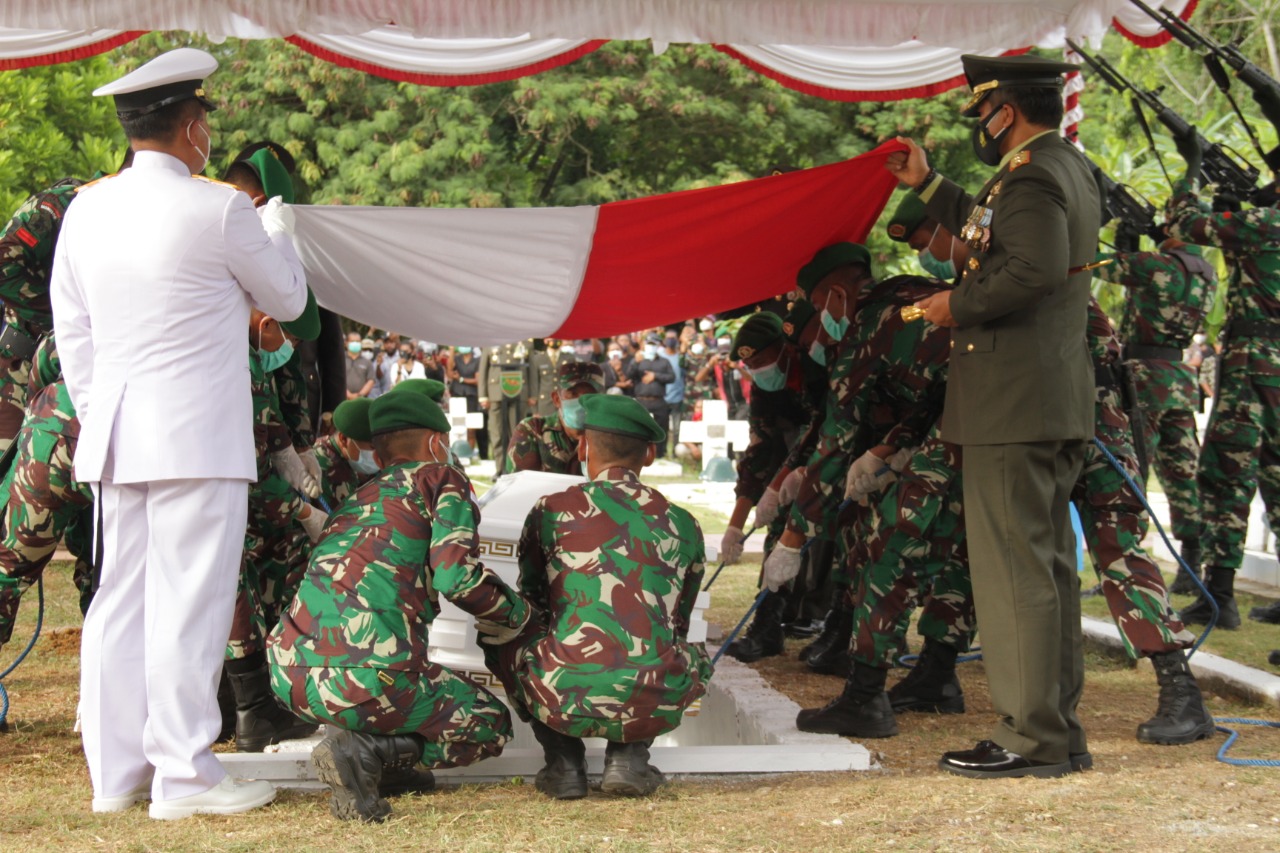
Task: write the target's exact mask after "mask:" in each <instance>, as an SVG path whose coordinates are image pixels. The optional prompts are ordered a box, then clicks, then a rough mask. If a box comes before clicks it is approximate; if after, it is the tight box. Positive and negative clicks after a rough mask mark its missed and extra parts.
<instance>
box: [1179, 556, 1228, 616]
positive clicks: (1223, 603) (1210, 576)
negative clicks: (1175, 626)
mask: <svg viewBox="0 0 1280 853" xmlns="http://www.w3.org/2000/svg"><path fill="white" fill-rule="evenodd" d="M1205 574H1206V577H1205V587H1206V588H1208V590H1209V595H1211V596H1213V600H1214V601H1215V602H1217V604H1218V621H1217V624H1216V625H1215V627H1217V628H1223V629H1225V630H1227V631H1234V630H1236V629H1237V628H1239V627H1240V611H1239V610H1238V609H1237V608H1236V599H1235V591H1234V590H1235V581H1236V573H1235V570H1234V569H1219V568H1210V569H1209V570H1208V571H1207V572H1206V573H1205ZM1178 618H1179V619H1181V620H1182V622H1183V623H1184V624H1187V625H1208V624H1209V620H1210V619H1212V618H1213V608H1212V607H1211V606H1210V604H1209V599H1207V598H1205V597H1204V596H1203V595H1201V596H1199V597H1198V598H1196V600H1195V601H1193V602H1191V604H1190V605H1188V606H1187V607H1184V608H1183V609H1182V612H1181V613H1179V614H1178Z"/></svg>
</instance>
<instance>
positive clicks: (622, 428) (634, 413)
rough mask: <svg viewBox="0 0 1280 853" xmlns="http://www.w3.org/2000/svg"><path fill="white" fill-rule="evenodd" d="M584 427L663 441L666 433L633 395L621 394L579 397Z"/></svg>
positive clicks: (647, 439) (650, 440) (652, 440)
mask: <svg viewBox="0 0 1280 853" xmlns="http://www.w3.org/2000/svg"><path fill="white" fill-rule="evenodd" d="M582 408H583V409H585V410H586V413H587V420H586V428H587V429H594V430H599V431H600V432H611V433H613V434H614V435H626V436H630V437H631V438H639V439H643V440H645V441H649V442H659V441H664V440H665V439H666V437H667V433H666V431H665V430H663V428H662V427H660V426H658V422H657V421H655V420H654V419H653V415H651V414H649V413H648V412H646V411H645V409H644V406H642V405H640V404H639V403H638V402H636V400H635V398H634V397H627V396H625V395H622V394H589V395H587V396H586V397H583V398H582Z"/></svg>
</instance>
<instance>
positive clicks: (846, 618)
mask: <svg viewBox="0 0 1280 853" xmlns="http://www.w3.org/2000/svg"><path fill="white" fill-rule="evenodd" d="M824 640H825V643H824ZM852 640H853V610H852V609H846V608H845V607H844V606H841V607H840V608H839V609H837V610H834V611H832V612H831V615H829V616H828V617H827V624H826V627H824V628H823V630H822V634H821V635H820V636H819V637H818V639H816V640H814V641H813V642H812V643H810V644H809V655H808V657H806V658H805V659H804V662H805V663H806V664H808V666H809V669H811V670H813V671H814V672H820V673H822V674H823V675H838V676H840V677H841V678H847V677H848V676H849V665H850V660H849V643H850V642H851V641H852Z"/></svg>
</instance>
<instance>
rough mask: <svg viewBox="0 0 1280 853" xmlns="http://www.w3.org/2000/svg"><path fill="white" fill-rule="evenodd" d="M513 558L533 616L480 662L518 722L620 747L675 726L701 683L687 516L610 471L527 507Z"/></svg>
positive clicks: (695, 567) (696, 583)
mask: <svg viewBox="0 0 1280 853" xmlns="http://www.w3.org/2000/svg"><path fill="white" fill-rule="evenodd" d="M519 553H520V590H521V592H522V593H523V594H524V595H525V596H526V597H527V598H528V599H529V602H530V603H531V604H532V605H533V606H534V607H535V608H537V609H538V611H539V617H538V619H537V620H536V621H535V622H533V623H532V624H531V625H530V626H529V627H528V628H526V629H525V631H523V632H522V633H521V636H520V637H519V638H517V640H516V641H515V642H511V643H507V644H505V645H503V646H500V647H497V648H494V647H489V648H487V649H486V660H487V663H488V664H489V668H490V669H491V670H492V671H493V672H494V673H495V674H496V675H497V676H498V677H499V678H500V679H501V680H502V683H503V686H504V687H505V688H506V691H507V697H508V699H509V700H510V701H511V703H512V706H513V707H514V708H515V709H516V712H517V713H518V714H519V715H520V717H521V718H522V719H525V720H528V719H530V718H534V719H537V720H539V721H541V722H542V723H545V724H546V725H547V726H549V727H550V728H552V729H554V730H556V731H558V732H560V733H561V734H565V735H569V736H571V737H578V738H582V737H603V738H606V739H608V740H610V741H614V742H621V743H631V742H635V741H648V740H651V739H653V738H655V737H658V736H659V735H662V734H665V733H667V732H669V731H671V730H673V729H675V728H676V727H677V726H679V725H680V721H681V718H682V716H683V714H684V711H685V709H686V708H688V707H689V705H690V704H692V703H693V702H694V700H696V699H698V698H699V697H700V696H702V694H703V693H704V692H705V690H706V682H707V680H708V679H709V678H710V677H711V663H710V660H709V659H708V657H707V653H706V650H705V649H703V648H702V646H701V645H700V644H699V645H693V644H690V643H689V642H687V639H686V638H687V636H688V632H689V620H690V617H691V614H692V613H693V605H694V601H695V599H696V598H697V597H698V591H699V588H700V585H701V582H702V575H703V571H704V565H703V562H704V556H703V541H702V530H701V529H700V528H699V527H698V522H697V521H696V520H694V518H693V516H691V515H689V513H688V512H686V511H685V510H683V509H681V508H680V507H677V506H674V505H672V504H670V503H668V502H667V500H666V498H664V497H663V496H662V495H661V494H660V493H659V492H658V491H656V490H655V489H652V488H650V487H648V486H646V485H644V484H642V483H641V482H640V480H639V478H638V477H637V476H636V475H635V474H634V473H633V472H631V471H630V470H628V469H625V468H609V469H607V470H606V471H603V472H601V473H600V474H599V476H597V478H596V479H595V480H593V481H591V482H589V483H582V484H579V485H575V486H571V487H570V488H568V489H566V490H565V491H563V492H560V493H558V494H554V495H548V496H546V497H544V498H542V499H541V500H540V501H538V503H537V504H536V505H535V506H534V508H533V510H532V511H531V512H530V513H529V516H528V518H527V519H526V520H525V524H524V530H523V532H522V533H521V536H520V552H519Z"/></svg>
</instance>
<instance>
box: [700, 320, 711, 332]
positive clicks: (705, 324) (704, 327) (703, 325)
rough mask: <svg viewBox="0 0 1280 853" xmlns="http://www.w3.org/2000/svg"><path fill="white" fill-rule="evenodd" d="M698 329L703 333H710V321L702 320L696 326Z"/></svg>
mask: <svg viewBox="0 0 1280 853" xmlns="http://www.w3.org/2000/svg"><path fill="white" fill-rule="evenodd" d="M698 328H699V329H700V330H701V331H704V332H709V331H711V321H710V320H703V321H702V322H701V323H699V324H698Z"/></svg>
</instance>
